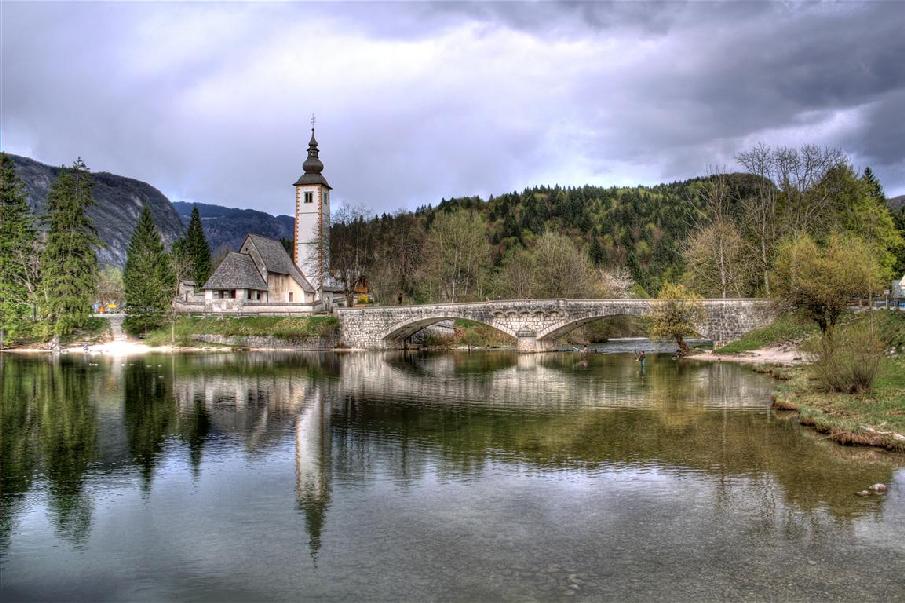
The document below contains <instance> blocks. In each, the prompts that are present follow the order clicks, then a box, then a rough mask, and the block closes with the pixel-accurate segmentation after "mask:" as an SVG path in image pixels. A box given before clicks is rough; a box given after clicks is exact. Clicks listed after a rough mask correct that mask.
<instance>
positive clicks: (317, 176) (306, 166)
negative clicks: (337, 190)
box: [293, 128, 332, 188]
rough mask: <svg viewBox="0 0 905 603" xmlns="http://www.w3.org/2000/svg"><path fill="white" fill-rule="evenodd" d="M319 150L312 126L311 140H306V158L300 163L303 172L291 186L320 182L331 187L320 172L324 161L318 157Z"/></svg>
mask: <svg viewBox="0 0 905 603" xmlns="http://www.w3.org/2000/svg"><path fill="white" fill-rule="evenodd" d="M319 152H320V151H319V150H318V148H317V139H316V138H314V128H311V140H310V141H308V158H307V159H305V163H303V164H302V169H303V170H304V173H303V174H302V175H301V176H300V177H299V179H298V180H296V181H295V183H294V184H293V186H299V185H302V184H320V185H322V186H326V187H327V188H332V187H331V186H330V185H329V184H327V179H326V178H324V176H323V174H321V172H323V171H324V163H323V162H322V161H321V160H320V158H319V157H318V153H319Z"/></svg>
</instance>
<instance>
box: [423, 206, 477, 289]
mask: <svg viewBox="0 0 905 603" xmlns="http://www.w3.org/2000/svg"><path fill="white" fill-rule="evenodd" d="M489 268H490V246H489V244H488V240H487V223H486V222H485V221H484V218H483V217H482V216H481V215H480V214H479V213H477V212H476V211H474V210H466V209H460V210H457V211H453V212H446V211H441V212H438V213H437V215H436V217H435V218H434V222H433V224H432V225H431V228H430V231H429V232H428V235H427V241H426V249H425V275H426V277H427V282H428V284H429V286H431V287H432V289H433V291H434V293H435V295H436V298H437V299H441V300H444V301H461V300H466V299H469V298H470V297H474V296H480V293H481V291H480V289H481V286H482V284H483V281H484V279H485V277H486V274H487V271H488V270H489Z"/></svg>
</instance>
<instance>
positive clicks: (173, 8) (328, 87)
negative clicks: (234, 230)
mask: <svg viewBox="0 0 905 603" xmlns="http://www.w3.org/2000/svg"><path fill="white" fill-rule="evenodd" d="M903 13H905V11H902V10H901V5H897V4H896V3H880V2H878V3H868V4H828V5H827V4H803V5H798V4H766V3H762V2H751V3H746V2H733V3H726V4H709V3H708V4H703V3H680V2H669V3H658V4H641V3H633V2H614V3H602V2H601V3H591V2H587V3H582V2H569V3H551V2H537V3H529V4H526V3H513V2H501V3H446V2H443V3H441V2H437V3H394V4H380V3H356V4H333V3H331V4H302V5H299V4H288V5H283V4H264V5H239V4H226V5H219V4H218V5H207V4H184V5H182V4H160V5H149V4H137V5H133V4H96V3H92V4H75V5H60V4H37V5H35V4H28V5H25V4H10V3H3V5H2V15H0V25H2V32H0V33H2V67H3V75H2V90H0V97H2V111H0V127H2V146H3V149H4V150H9V151H12V152H19V153H24V154H29V155H31V156H34V157H36V158H37V159H40V160H43V161H47V162H51V163H61V162H69V161H71V160H72V159H73V158H74V157H75V156H77V155H81V156H83V157H84V158H85V159H86V160H87V161H88V163H89V165H90V166H92V167H93V168H94V169H102V170H108V171H112V172H116V173H120V174H124V175H129V176H133V177H136V178H141V179H143V180H147V181H149V182H151V183H152V184H154V185H155V186H157V187H158V188H160V189H161V190H163V191H164V192H165V193H166V194H167V195H168V196H170V197H171V198H173V199H190V200H197V201H206V202H213V203H223V204H226V205H232V206H244V207H256V208H262V209H266V210H268V211H272V212H284V213H285V212H288V211H290V209H291V198H292V197H291V195H292V193H291V187H290V186H289V185H290V183H291V182H292V181H293V180H294V179H295V178H296V177H297V176H298V172H299V170H300V165H301V161H302V160H303V158H304V150H305V145H306V142H307V138H308V127H309V126H308V118H309V115H310V113H311V112H316V113H317V114H318V123H319V125H318V138H319V140H320V142H321V149H322V157H323V159H324V161H325V164H326V175H327V177H328V178H329V179H330V181H331V183H332V184H333V185H334V187H335V189H336V191H335V198H337V199H341V200H346V201H350V202H356V203H363V204H366V205H368V206H370V207H371V208H372V209H374V210H376V211H382V210H386V209H393V208H396V207H400V206H406V207H413V206H415V205H417V204H421V203H427V202H435V201H437V200H439V198H440V197H444V196H445V197H449V196H455V195H468V194H483V195H487V194H490V193H499V192H503V191H508V190H513V189H521V188H522V187H524V186H527V185H530V184H540V183H553V182H558V183H561V184H583V183H586V182H592V183H598V184H629V183H654V182H659V181H661V180H669V179H677V178H686V177H691V176H695V175H698V174H701V173H703V172H705V171H706V170H707V169H708V166H713V165H724V166H728V167H730V168H733V167H735V166H734V160H733V157H734V155H735V154H736V153H737V152H738V151H740V150H742V149H744V148H746V147H748V146H750V145H752V144H754V143H756V142H758V141H763V142H766V143H768V144H800V143H804V142H814V143H817V144H827V145H840V146H842V147H843V148H844V149H845V150H846V151H847V152H848V153H849V154H850V156H851V157H852V159H853V161H854V162H855V163H856V165H858V166H859V167H863V166H865V165H871V166H872V167H873V168H874V169H875V171H876V172H877V173H878V174H879V176H880V177H881V179H882V181H883V183H884V185H885V186H886V189H887V191H888V192H890V193H893V194H901V193H902V192H905V160H903V144H902V141H903V134H905V132H903V129H905V126H903V123H905V119H903V110H902V107H903V106H905V61H903V60H902V57H903V56H905V36H902V35H901V32H902V31H903V30H905V15H903Z"/></svg>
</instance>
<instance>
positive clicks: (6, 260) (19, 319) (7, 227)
mask: <svg viewBox="0 0 905 603" xmlns="http://www.w3.org/2000/svg"><path fill="white" fill-rule="evenodd" d="M36 246H37V236H36V234H35V228H34V220H33V218H32V215H31V212H30V211H29V209H28V203H27V202H26V201H25V195H24V194H23V192H22V183H21V181H20V180H19V177H18V176H16V171H15V168H14V167H13V160H12V159H11V158H10V157H9V156H8V155H6V154H2V155H0V330H2V331H3V337H4V338H5V340H6V341H15V340H16V339H20V338H22V337H24V336H27V335H28V334H29V332H30V331H31V328H32V326H33V323H32V318H33V316H34V312H33V303H34V293H35V289H36V285H37V275H36V270H35V268H36V262H35V261H34V256H35V250H36Z"/></svg>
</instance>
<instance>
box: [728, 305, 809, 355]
mask: <svg viewBox="0 0 905 603" xmlns="http://www.w3.org/2000/svg"><path fill="white" fill-rule="evenodd" d="M817 333H818V329H817V325H816V324H814V321H812V320H808V319H807V318H805V317H803V316H800V315H798V314H783V315H782V316H780V317H779V318H778V319H776V320H775V321H774V322H772V323H771V324H769V325H767V326H765V327H761V328H759V329H754V330H753V331H749V332H748V333H746V334H745V335H744V336H742V338H741V339H738V340H736V341H733V342H732V343H730V344H728V345H724V346H723V347H721V348H717V349H715V350H713V351H714V353H716V354H741V353H743V352H750V351H753V350H760V349H762V348H767V347H775V346H779V345H797V344H800V343H801V342H802V341H804V340H805V339H808V338H809V337H813V336H814V335H816V334H817Z"/></svg>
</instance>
